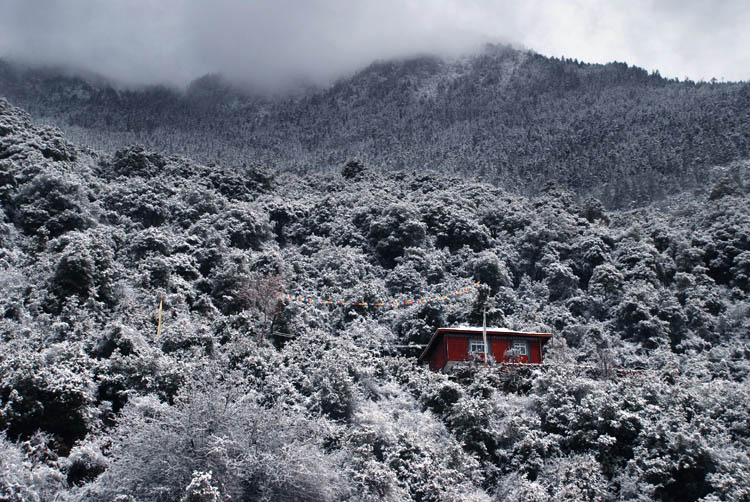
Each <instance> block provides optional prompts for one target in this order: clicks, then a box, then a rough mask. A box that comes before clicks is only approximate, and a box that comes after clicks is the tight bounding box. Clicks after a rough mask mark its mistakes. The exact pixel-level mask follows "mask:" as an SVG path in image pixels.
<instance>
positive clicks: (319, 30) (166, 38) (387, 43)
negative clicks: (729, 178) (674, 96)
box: [0, 0, 750, 88]
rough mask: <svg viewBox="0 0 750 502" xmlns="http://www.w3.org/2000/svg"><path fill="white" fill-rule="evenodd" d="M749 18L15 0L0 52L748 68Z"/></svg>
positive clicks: (516, 6) (263, 63) (81, 63)
mask: <svg viewBox="0 0 750 502" xmlns="http://www.w3.org/2000/svg"><path fill="white" fill-rule="evenodd" d="M749 24H750V11H749V9H748V6H747V2H744V1H742V0H730V1H723V2H719V3H716V2H707V1H701V0H690V1H687V2H677V1H667V2H652V1H650V0H637V1H625V0H616V1H611V2H596V1H591V0H577V1H574V2H554V3H551V2H543V1H541V0H534V1H529V2H506V1H501V2H495V1H490V0H473V1H471V2H465V1H460V0H442V1H439V2H432V1H419V0H411V1H401V0H384V1H378V2H349V1H345V0H314V1H309V2H294V1H291V0H280V1H274V0H258V1H253V2H244V1H241V0H218V1H212V2H200V1H195V0H189V1H184V0H162V1H157V0H151V1H143V2H126V1H121V0H116V1H107V2H97V1H94V0H69V1H63V0H44V1H43V0H6V1H4V2H2V4H1V5H0V57H5V58H13V59H17V60H20V61H24V62H28V63H35V64H45V65H64V66H66V67H71V68H75V69H83V70H87V71H93V72H97V73H100V74H102V75H104V76H106V77H108V78H111V79H115V80H117V81H120V82H123V83H127V84H138V83H140V84H144V83H145V84H152V83H171V84H175V85H186V84H187V83H188V82H189V81H191V80H193V79H195V78H197V77H200V76H201V75H203V74H206V73H212V72H218V73H222V74H224V75H226V76H228V77H229V78H230V79H232V80H237V81H240V82H243V83H249V84H253V85H255V86H259V87H263V88H269V87H277V86H279V85H282V84H286V83H288V82H289V81H290V80H302V81H311V82H315V83H326V82H329V81H330V80H331V79H333V78H336V77H339V76H342V75H348V74H351V73H352V72H354V71H356V70H358V69H361V68H362V67H364V66H366V65H368V64H370V63H371V62H372V61H374V60H376V59H390V58H394V57H408V56H414V55H416V54H422V53H430V54H439V55H446V54H449V55H455V54H461V53H464V52H466V51H471V50H473V49H475V48H477V47H478V46H480V45H481V44H483V43H485V42H512V43H516V44H520V45H523V46H526V47H530V48H533V49H534V50H536V51H538V52H540V53H542V54H545V55H549V56H557V57H559V56H563V55H565V56H569V57H576V58H578V59H582V60H586V61H589V62H599V63H606V62H610V61H627V62H628V63H630V64H636V65H638V66H641V67H644V68H645V69H647V70H648V71H653V70H657V69H658V70H659V71H660V72H661V73H662V75H665V76H668V77H677V78H683V77H685V76H688V77H690V78H691V79H693V80H700V79H705V80H709V79H710V78H712V77H716V78H717V79H722V78H724V79H727V80H747V79H748V78H750V73H748V72H749V71H750V70H748V68H750V35H749V34H748V30H747V29H746V27H747V26H748V25H749Z"/></svg>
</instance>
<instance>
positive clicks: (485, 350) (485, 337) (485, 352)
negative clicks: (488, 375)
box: [482, 304, 488, 368]
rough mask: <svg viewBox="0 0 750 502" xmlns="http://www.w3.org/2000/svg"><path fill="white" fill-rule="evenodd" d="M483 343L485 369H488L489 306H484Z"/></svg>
mask: <svg viewBox="0 0 750 502" xmlns="http://www.w3.org/2000/svg"><path fill="white" fill-rule="evenodd" d="M482 341H483V342H484V367H485V368H486V367H487V357H488V354H487V305H486V304H485V305H484V306H482Z"/></svg>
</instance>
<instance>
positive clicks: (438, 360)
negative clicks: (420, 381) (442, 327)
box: [430, 337, 448, 371]
mask: <svg viewBox="0 0 750 502" xmlns="http://www.w3.org/2000/svg"><path fill="white" fill-rule="evenodd" d="M446 362H448V356H447V347H446V339H445V337H443V339H442V340H440V343H438V344H437V347H436V348H435V350H434V351H433V352H432V356H431V357H430V369H431V370H433V371H439V370H441V369H443V366H445V363H446Z"/></svg>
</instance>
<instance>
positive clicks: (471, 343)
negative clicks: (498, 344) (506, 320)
mask: <svg viewBox="0 0 750 502" xmlns="http://www.w3.org/2000/svg"><path fill="white" fill-rule="evenodd" d="M489 343H490V342H489V340H488V341H487V345H489ZM475 345H476V346H479V347H481V349H480V350H473V348H474V346H475ZM472 354H484V342H483V341H482V340H471V339H470V340H469V355H472Z"/></svg>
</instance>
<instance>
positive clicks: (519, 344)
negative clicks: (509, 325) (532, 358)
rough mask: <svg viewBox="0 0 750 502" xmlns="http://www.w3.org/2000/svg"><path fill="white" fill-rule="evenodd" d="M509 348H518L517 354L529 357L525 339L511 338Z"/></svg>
mask: <svg viewBox="0 0 750 502" xmlns="http://www.w3.org/2000/svg"><path fill="white" fill-rule="evenodd" d="M510 348H511V349H513V350H518V355H519V356H526V357H529V342H527V341H526V340H513V342H512V343H511V344H510Z"/></svg>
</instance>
